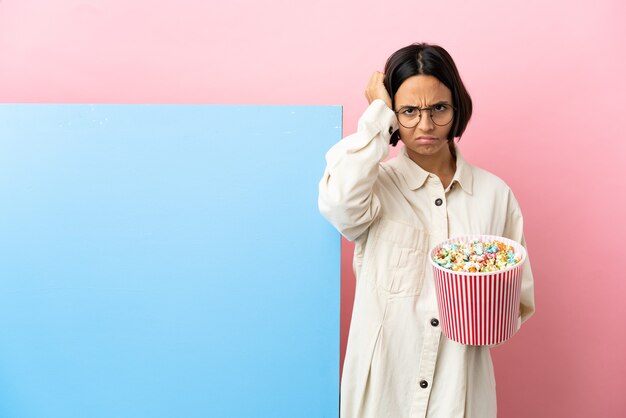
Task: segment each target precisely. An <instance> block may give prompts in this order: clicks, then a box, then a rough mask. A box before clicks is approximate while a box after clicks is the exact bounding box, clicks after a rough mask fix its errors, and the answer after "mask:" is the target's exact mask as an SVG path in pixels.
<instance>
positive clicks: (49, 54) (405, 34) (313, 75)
mask: <svg viewBox="0 0 626 418" xmlns="http://www.w3.org/2000/svg"><path fill="white" fill-rule="evenodd" d="M625 12H626V10H625V7H624V6H622V2H620V1H618V0H614V1H608V0H597V1H573V2H572V1H564V0H556V1H550V2H544V1H538V0H526V1H510V2H502V1H495V0H484V1H480V2H467V1H462V0H456V1H448V2H443V1H442V2H419V3H417V2H402V3H387V4H384V3H383V2H373V1H356V0H350V1H344V2H339V3H338V2H335V1H329V0H321V1H317V2H301V1H300V2H298V1H294V2H287V1H278V0H272V1H265V2H258V1H251V0H250V1H242V0H239V1H237V0H231V1H229V2H220V3H219V4H216V3H215V2H206V1H200V0H179V1H177V2H171V1H169V2H165V1H156V2H155V1H145V0H135V1H129V0H108V1H106V2H100V1H96V0H64V1H63V2H50V1H46V0H0V101H1V102H28V103H34V102H44V103H254V104H328V105H343V106H344V133H345V134H347V133H351V132H352V131H354V129H355V127H356V121H357V119H358V117H359V115H360V114H361V112H362V111H363V110H364V109H365V107H366V101H365V99H364V95H363V91H364V87H365V85H366V83H367V80H368V78H369V76H370V74H371V72H373V71H374V70H382V67H383V65H384V62H385V60H386V58H387V57H388V55H389V54H390V53H392V52H393V51H395V50H396V49H398V48H400V47H402V46H405V45H406V44H409V43H412V42H415V41H428V42H434V43H439V44H441V45H443V46H444V47H445V48H447V49H448V51H449V52H450V53H451V54H452V56H453V57H454V58H455V60H456V62H457V65H458V66H459V69H460V72H461V75H462V77H463V79H464V81H465V83H466V85H467V87H468V89H469V91H470V93H471V95H472V97H473V99H474V103H475V108H476V111H475V114H474V117H473V119H472V121H471V123H470V125H469V128H468V130H467V132H466V134H465V136H464V137H463V139H462V141H461V143H460V146H461V149H462V150H463V152H464V154H465V156H466V158H467V159H468V160H469V161H471V162H473V163H474V164H476V165H478V166H481V167H483V168H486V169H488V170H490V171H493V172H495V173H496V174H498V175H499V176H500V177H502V178H503V179H504V180H505V181H506V182H508V183H509V185H510V186H511V187H512V188H513V190H514V191H515V193H516V196H517V198H518V200H519V201H520V204H521V206H522V209H523V211H524V215H525V221H526V237H527V241H528V250H529V253H530V257H531V259H532V262H533V269H534V273H535V286H536V303H537V313H536V315H535V316H534V317H533V318H532V319H531V320H530V321H529V322H528V323H527V324H526V325H525V326H524V327H523V328H522V330H521V331H520V333H519V334H518V335H517V336H516V337H515V338H514V339H513V340H511V341H510V342H509V343H507V344H505V345H503V346H501V347H499V348H497V349H494V350H493V355H494V361H495V363H496V365H495V367H496V375H497V379H498V400H499V411H500V415H501V416H503V417H514V418H516V417H589V416H598V417H621V416H626V397H625V396H624V395H623V390H624V388H626V359H625V354H624V352H625V351H626V350H625V348H626V347H625V346H626V304H625V303H624V302H623V300H624V298H625V297H626V280H624V279H625V277H624V273H623V270H624V267H625V264H624V260H626V250H625V248H626V245H625V243H624V238H623V237H624V236H625V235H626V227H625V222H624V219H623V218H624V216H625V215H626V203H625V197H624V192H625V187H624V183H625V182H624V180H623V178H622V176H621V173H622V172H623V171H624V170H623V165H624V164H623V162H622V161H623V153H624V150H625V146H624V145H623V143H624V141H626V129H625V128H624V121H625V119H626V114H625V110H626V106H625V105H624V98H625V97H626V81H625V76H624V74H626V52H625V51H626V47H624V45H625V44H626V42H625V41H626V30H625V29H624V27H625V25H623V21H624V16H626V13H625ZM268 146H273V145H268ZM233 147H234V148H233V149H234V150H235V151H236V148H235V147H236V144H233ZM305 157H306V156H294V158H305ZM321 175H322V173H321V172H320V176H321ZM8 203H9V204H10V202H5V204H8ZM343 250H344V251H343V267H342V275H343V283H342V310H343V312H342V318H341V320H342V338H341V340H342V356H343V352H344V348H345V341H346V336H347V330H348V326H349V320H350V314H351V303H352V298H353V291H354V278H353V277H352V274H351V271H350V270H351V267H350V263H351V261H350V259H351V255H352V254H351V251H352V247H351V245H350V244H349V243H345V242H344V245H343ZM313 396H314V395H313Z"/></svg>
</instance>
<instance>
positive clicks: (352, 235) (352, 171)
mask: <svg viewBox="0 0 626 418" xmlns="http://www.w3.org/2000/svg"><path fill="white" fill-rule="evenodd" d="M396 129H397V120H396V115H395V113H394V112H393V111H392V110H391V109H390V108H389V107H388V106H387V105H386V104H385V102H383V101H382V100H374V101H373V102H372V103H371V104H370V105H369V107H368V108H367V110H366V111H365V112H364V113H363V115H362V116H361V118H360V119H359V123H358V128H357V132H356V133H354V134H352V135H349V136H347V137H345V138H343V139H342V140H341V141H339V142H338V143H337V144H335V145H334V146H333V147H332V148H331V149H330V150H329V151H328V152H327V153H326V170H325V171H324V177H323V178H322V180H321V181H320V183H319V199H318V205H319V210H320V212H321V213H322V215H323V216H324V217H325V218H326V219H328V221H329V222H330V223H331V224H333V225H334V226H335V228H337V230H339V232H341V234H342V235H343V236H344V237H346V238H347V239H348V240H350V241H353V240H355V239H356V238H358V237H359V236H360V235H361V234H362V233H363V232H365V231H366V230H367V229H368V228H369V226H370V225H371V224H372V222H373V221H374V220H375V219H376V217H377V216H378V215H379V213H380V210H381V205H380V200H379V198H378V197H377V196H376V194H375V193H374V185H375V183H376V179H377V178H378V172H379V165H380V163H381V162H382V161H383V160H384V159H385V158H386V157H387V156H388V155H389V138H390V137H391V133H392V132H393V131H395V130H396Z"/></svg>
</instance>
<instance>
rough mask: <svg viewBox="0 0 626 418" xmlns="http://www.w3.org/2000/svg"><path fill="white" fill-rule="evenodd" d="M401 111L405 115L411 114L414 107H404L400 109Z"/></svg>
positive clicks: (413, 112) (413, 111)
mask: <svg viewBox="0 0 626 418" xmlns="http://www.w3.org/2000/svg"><path fill="white" fill-rule="evenodd" d="M402 113H404V114H405V115H413V114H415V108H414V107H405V108H404V110H402Z"/></svg>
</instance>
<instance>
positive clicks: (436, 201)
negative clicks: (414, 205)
mask: <svg viewBox="0 0 626 418" xmlns="http://www.w3.org/2000/svg"><path fill="white" fill-rule="evenodd" d="M442 204H443V200H441V199H437V200H435V205H437V206H441V205H442Z"/></svg>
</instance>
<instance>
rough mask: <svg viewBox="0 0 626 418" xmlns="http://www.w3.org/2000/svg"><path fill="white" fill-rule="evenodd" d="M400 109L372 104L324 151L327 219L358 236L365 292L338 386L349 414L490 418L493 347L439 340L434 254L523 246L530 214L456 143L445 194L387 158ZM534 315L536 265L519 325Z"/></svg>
mask: <svg viewBox="0 0 626 418" xmlns="http://www.w3.org/2000/svg"><path fill="white" fill-rule="evenodd" d="M395 129H397V121H396V117H395V114H394V113H393V111H391V109H389V108H388V107H387V106H386V105H385V104H384V102H383V101H381V100H375V101H374V102H373V103H372V104H371V105H370V106H369V107H368V108H367V110H366V111H365V113H364V114H363V116H362V117H361V119H360V120H359V124H358V129H357V132H356V133H355V134H353V135H350V136H348V137H346V138H344V139H342V140H341V141H340V142H339V143H337V144H336V145H335V146H333V147H332V148H331V149H330V151H328V153H327V155H326V160H327V167H326V171H325V173H324V177H323V178H322V180H321V182H320V185H319V208H320V211H321V213H322V214H323V215H324V216H325V217H326V218H327V219H328V220H329V221H330V222H331V223H332V224H333V225H334V226H335V227H336V228H337V229H338V230H339V231H340V232H341V233H342V234H343V236H345V237H346V238H347V239H349V240H354V241H355V252H354V264H353V267H354V271H355V275H356V279H357V282H356V292H355V298H354V309H353V313H352V323H351V326H350V334H349V338H348V346H347V352H346V358H345V363H344V369H343V376H342V381H341V417H342V418H353V417H355V418H356V417H358V418H383V417H390V418H403V417H411V418H414V417H415V418H417V417H431V418H455V417H459V418H460V417H469V418H489V417H495V416H496V387H495V380H494V373H493V366H492V363H491V357H490V353H489V348H487V347H474V346H464V345H461V344H458V343H456V342H453V341H451V340H448V339H447V338H446V337H445V336H443V335H442V334H441V326H440V324H439V323H438V312H437V300H436V297H435V289H434V280H433V274H432V271H431V267H430V265H429V263H428V259H427V257H428V256H427V253H428V250H429V249H430V248H431V247H433V246H434V245H435V244H437V243H438V242H440V241H443V240H445V239H447V238H449V237H454V236H458V235H463V234H490V235H500V236H504V237H507V238H511V239H513V240H516V241H518V242H521V243H522V244H524V238H523V233H522V229H523V226H522V214H521V211H520V208H519V206H518V203H517V201H516V200H515V197H514V196H513V193H512V192H511V190H510V189H509V187H508V186H507V185H506V184H505V183H504V182H503V181H502V180H500V179H499V178H498V177H496V176H494V175H493V174H490V173H488V172H486V171H484V170H481V169H478V168H476V167H473V166H471V165H470V164H468V163H467V162H465V160H464V159H463V157H462V155H461V153H460V151H459V150H458V148H457V161H456V166H457V168H456V173H455V175H454V179H453V181H452V183H451V184H450V186H449V187H448V188H447V189H445V190H444V188H443V186H442V183H441V182H440V181H439V178H438V177H437V176H434V175H432V174H430V173H428V172H426V171H424V170H423V169H421V168H420V167H419V166H418V165H417V164H415V163H414V162H413V161H412V160H411V159H409V157H408V156H407V154H406V151H405V150H404V148H403V149H402V150H400V152H399V154H398V156H397V157H395V158H393V159H391V160H390V161H387V162H383V161H384V160H385V158H386V157H387V156H388V154H389V145H388V144H389V137H390V133H391V132H392V131H394V130H395ZM533 311H534V301H533V278H532V272H531V268H530V264H529V262H528V261H527V262H526V265H525V267H524V276H523V279H522V297H521V317H520V320H519V324H520V325H521V323H522V322H523V321H525V320H526V319H528V317H530V315H532V313H533Z"/></svg>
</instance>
